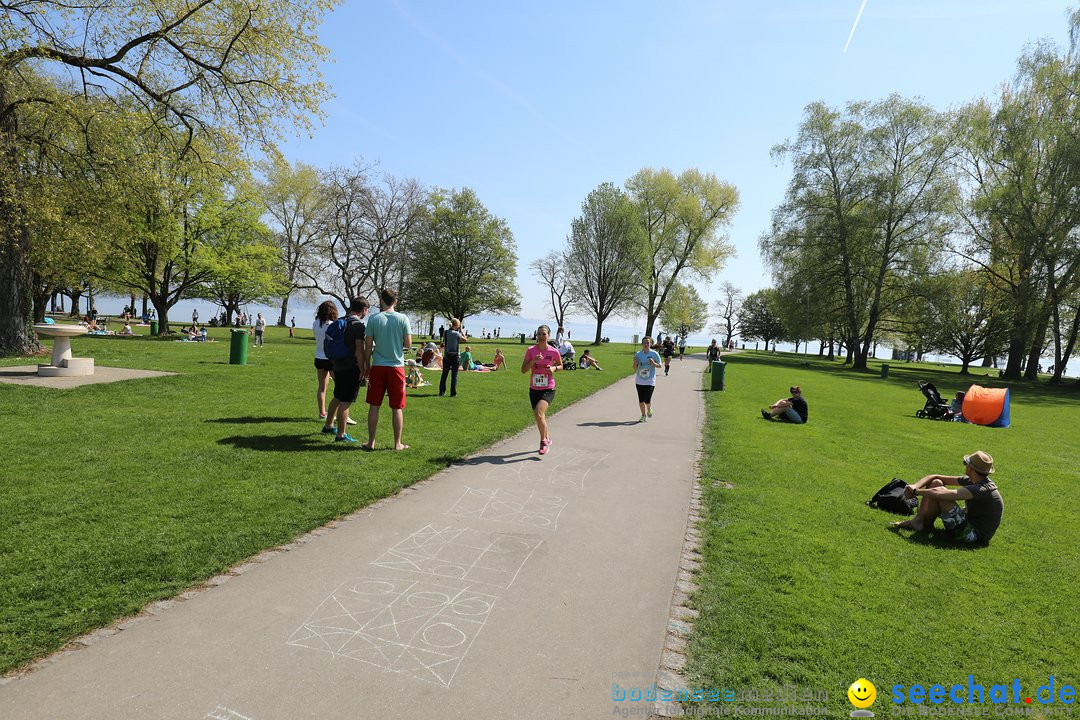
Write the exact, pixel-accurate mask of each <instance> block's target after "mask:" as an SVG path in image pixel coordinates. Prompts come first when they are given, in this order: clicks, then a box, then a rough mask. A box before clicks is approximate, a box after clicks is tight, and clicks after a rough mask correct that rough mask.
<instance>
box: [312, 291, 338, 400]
mask: <svg viewBox="0 0 1080 720" xmlns="http://www.w3.org/2000/svg"><path fill="white" fill-rule="evenodd" d="M337 319H338V311H337V305H336V304H335V303H334V301H333V300H327V301H326V302H324V303H322V304H321V305H319V307H318V308H317V309H316V310H315V322H313V323H312V324H311V332H313V333H314V334H315V375H316V377H317V378H318V385H317V386H316V387H317V390H316V391H315V401H316V404H317V405H318V407H319V418H320V419H322V420H325V419H326V388H327V387H328V386H329V384H330V378H331V377H333V375H334V363H333V362H332V361H331V360H330V358H328V357H326V351H325V350H324V348H323V343H324V342H325V341H326V326H327V325H329V324H330V323H332V322H334V321H335V320H337Z"/></svg>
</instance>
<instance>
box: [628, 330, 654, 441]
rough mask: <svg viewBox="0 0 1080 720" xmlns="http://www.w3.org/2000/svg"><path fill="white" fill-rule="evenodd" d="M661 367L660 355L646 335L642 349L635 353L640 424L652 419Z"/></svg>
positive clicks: (635, 385)
mask: <svg viewBox="0 0 1080 720" xmlns="http://www.w3.org/2000/svg"><path fill="white" fill-rule="evenodd" d="M659 367H660V353H658V352H656V351H655V350H653V349H652V338H650V337H649V336H648V335H646V336H645V337H644V338H642V339H641V349H640V350H638V351H637V352H636V353H634V387H635V388H636V389H637V399H638V408H639V409H640V410H641V418H640V419H639V420H638V422H647V421H648V419H649V418H651V417H652V396H653V391H654V390H656V369H657V368H659Z"/></svg>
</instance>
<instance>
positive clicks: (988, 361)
mask: <svg viewBox="0 0 1080 720" xmlns="http://www.w3.org/2000/svg"><path fill="white" fill-rule="evenodd" d="M993 363H994V356H993V355H984V356H983V359H982V367H990V366H991V365H993Z"/></svg>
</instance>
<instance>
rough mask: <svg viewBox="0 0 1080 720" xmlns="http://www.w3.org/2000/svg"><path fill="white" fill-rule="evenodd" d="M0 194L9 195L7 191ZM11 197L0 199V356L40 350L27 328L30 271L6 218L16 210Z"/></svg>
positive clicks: (19, 243) (13, 227) (12, 228)
mask: <svg viewBox="0 0 1080 720" xmlns="http://www.w3.org/2000/svg"><path fill="white" fill-rule="evenodd" d="M0 196H3V197H4V198H10V197H11V195H10V194H9V193H7V192H2V191H0ZM15 206H16V203H15V201H14V200H2V199H0V219H2V220H3V222H0V224H2V225H3V226H4V229H3V230H0V232H2V233H3V236H0V356H7V355H31V354H33V353H35V352H37V351H38V350H40V349H41V345H40V343H38V341H37V336H36V335H34V334H33V331H32V330H31V329H30V322H29V319H30V317H29V314H30V302H29V298H28V296H29V294H30V293H29V287H28V285H29V282H28V281H29V273H28V272H27V261H26V253H25V249H26V248H25V246H24V245H23V243H22V241H21V240H19V239H17V238H14V237H12V235H14V233H15V232H18V231H17V229H16V226H15V224H14V223H8V222H7V219H8V218H10V217H12V213H17V212H18V211H17V210H16V207H15Z"/></svg>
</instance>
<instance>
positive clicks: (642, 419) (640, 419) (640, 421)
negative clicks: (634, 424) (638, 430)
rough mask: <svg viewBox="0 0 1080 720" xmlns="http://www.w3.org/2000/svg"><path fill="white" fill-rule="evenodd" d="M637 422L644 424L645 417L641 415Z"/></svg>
mask: <svg viewBox="0 0 1080 720" xmlns="http://www.w3.org/2000/svg"><path fill="white" fill-rule="evenodd" d="M637 421H638V422H639V423H643V422H645V416H644V415H642V416H641V417H639V418H638V420H637Z"/></svg>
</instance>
